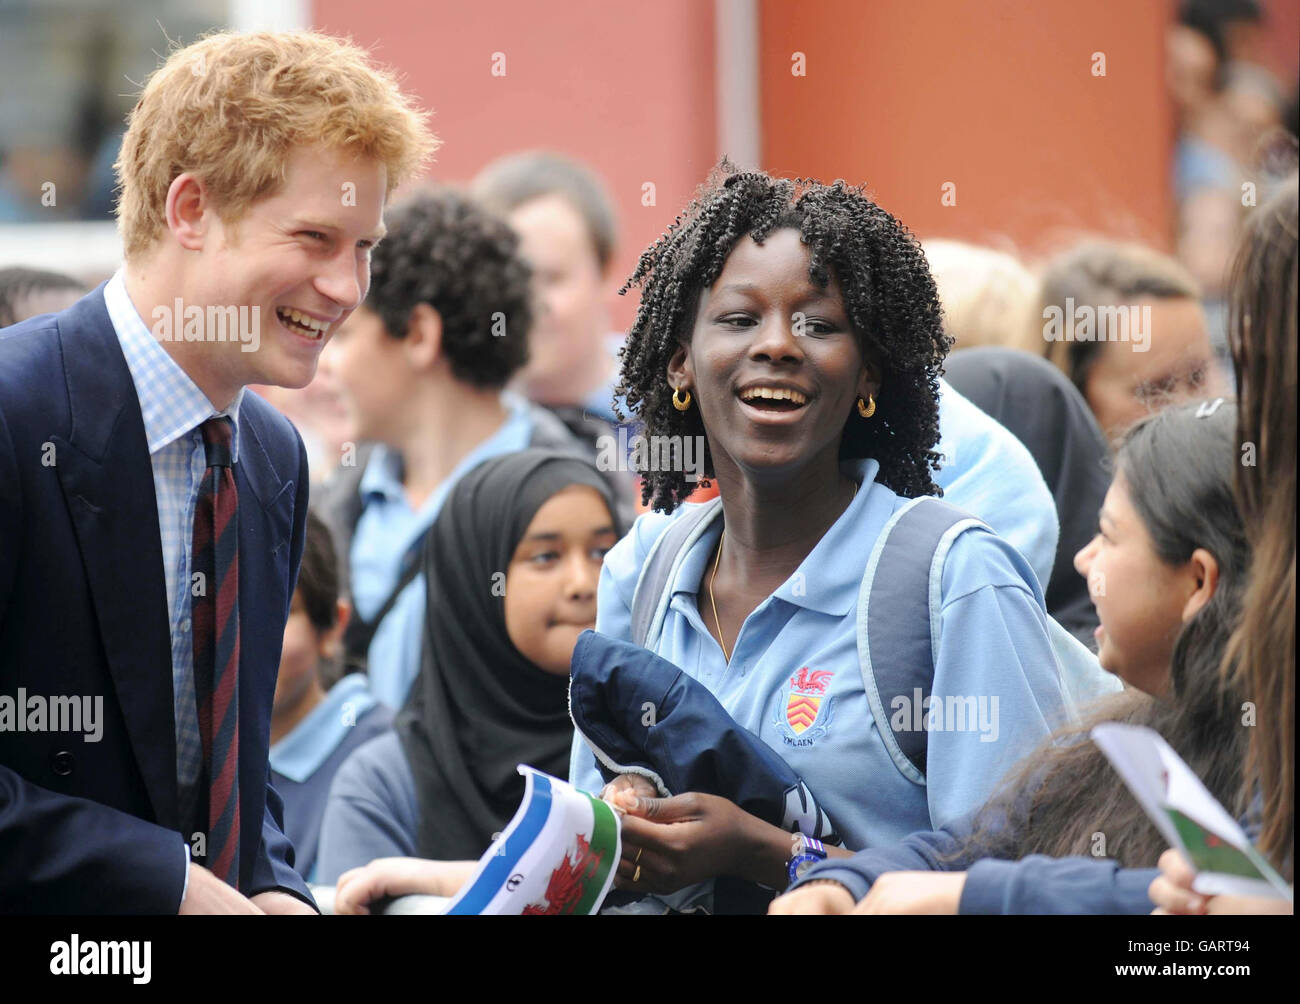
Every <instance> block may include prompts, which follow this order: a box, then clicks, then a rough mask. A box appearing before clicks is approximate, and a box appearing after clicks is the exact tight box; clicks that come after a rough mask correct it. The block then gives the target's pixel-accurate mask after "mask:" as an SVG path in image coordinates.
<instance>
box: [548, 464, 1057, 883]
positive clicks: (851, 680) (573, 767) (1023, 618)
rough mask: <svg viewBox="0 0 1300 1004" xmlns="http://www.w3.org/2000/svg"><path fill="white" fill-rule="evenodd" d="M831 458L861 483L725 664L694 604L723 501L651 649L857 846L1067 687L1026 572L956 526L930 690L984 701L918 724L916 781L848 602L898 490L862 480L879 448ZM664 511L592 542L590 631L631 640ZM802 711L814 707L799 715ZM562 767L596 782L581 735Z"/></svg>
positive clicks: (956, 777) (1032, 721)
mask: <svg viewBox="0 0 1300 1004" xmlns="http://www.w3.org/2000/svg"><path fill="white" fill-rule="evenodd" d="M843 469H844V471H845V473H846V474H848V475H849V476H850V477H852V478H853V479H854V480H856V481H858V482H859V483H860V485H861V487H860V488H859V490H858V493H857V495H856V496H855V497H854V499H853V501H852V502H851V503H850V505H849V507H848V509H847V510H846V511H845V512H844V513H843V514H842V515H841V516H840V518H839V519H838V520H837V521H836V522H835V523H834V524H833V525H832V526H831V528H830V529H829V530H828V531H827V532H826V533H825V535H824V536H823V537H822V539H821V540H820V541H819V542H818V543H817V545H816V546H815V547H814V548H813V550H812V551H811V552H810V553H809V555H808V556H807V557H806V558H805V559H804V561H803V562H802V563H801V564H800V566H799V568H798V569H796V571H795V572H794V574H792V575H791V577H790V578H789V579H787V580H786V582H785V583H783V584H782V585H781V586H780V587H779V588H778V589H777V590H776V591H775V592H774V593H773V594H772V595H771V596H769V597H768V598H767V599H765V600H764V601H763V602H762V603H760V604H759V606H758V607H757V608H756V609H755V610H754V611H753V612H752V613H751V614H750V615H749V616H748V617H747V618H746V619H745V622H744V624H743V625H742V626H741V629H740V632H739V635H738V636H737V637H736V639H735V641H734V650H733V652H732V658H731V662H730V663H727V662H726V661H725V660H724V658H723V655H722V650H721V649H720V648H719V646H718V643H717V642H716V641H715V640H714V639H713V637H712V635H710V634H709V632H708V630H707V628H706V627H705V624H704V621H703V619H702V618H701V616H700V613H699V609H698V606H697V593H698V591H699V590H700V589H701V588H702V580H703V577H704V575H705V573H706V571H707V566H708V562H709V560H710V558H711V556H712V553H713V550H714V548H715V547H716V545H717V543H718V539H719V537H720V536H721V532H722V520H721V518H720V517H721V516H722V509H721V507H720V506H717V505H716V503H715V510H716V511H715V515H714V517H713V518H712V520H711V521H710V523H709V525H708V528H707V529H706V530H705V532H703V533H702V534H701V536H700V537H699V539H698V540H697V541H696V543H695V544H694V545H693V546H692V547H691V549H690V550H689V551H688V552H687V554H686V555H685V556H684V558H683V560H682V562H681V564H680V566H679V569H678V573H677V576H676V578H675V580H674V581H673V582H672V584H671V586H670V589H671V599H670V601H669V604H668V608H667V612H666V615H665V617H664V621H663V628H662V632H661V634H660V636H659V639H658V642H657V644H656V646H655V651H656V652H657V654H659V655H661V656H663V657H664V658H666V659H668V660H669V661H671V662H673V663H675V664H676V665H678V666H679V667H681V668H682V669H683V670H684V671H685V672H686V673H687V674H689V675H690V676H692V677H693V678H695V679H696V680H698V681H700V682H701V683H703V684H704V685H705V686H706V687H708V689H709V690H710V691H711V692H712V693H713V694H714V696H715V697H717V698H718V700H719V702H720V703H721V704H722V706H723V707H724V708H725V709H726V710H727V712H728V713H729V714H731V716H732V717H733V718H734V719H735V720H736V721H737V722H738V723H739V724H740V725H742V726H744V727H745V728H748V729H749V730H750V731H752V732H754V733H755V734H757V735H758V736H759V737H760V738H761V739H762V740H763V741H764V742H766V743H768V745H770V746H771V747H772V748H773V749H774V750H776V751H777V752H778V753H780V754H781V756H782V757H784V758H785V760H786V762H787V763H789V764H790V766H791V767H792V768H793V769H794V770H795V771H796V772H797V773H798V774H799V775H800V776H801V777H802V778H803V779H804V780H805V781H806V782H807V784H808V786H809V788H811V789H812V791H813V793H814V794H815V795H816V797H817V799H818V801H819V803H820V804H821V806H822V808H823V809H824V810H825V811H826V812H827V814H828V815H829V816H830V818H831V820H832V821H833V822H834V823H835V825H836V828H837V830H838V832H839V833H840V834H841V835H842V837H843V839H844V843H845V845H846V846H847V847H849V848H850V849H854V850H857V849H861V848H865V847H871V846H875V845H878V844H884V843H890V842H893V841H898V840H901V839H902V838H903V837H905V836H907V835H908V834H910V833H912V832H914V831H916V830H922V829H924V830H930V829H937V828H939V827H941V826H943V825H945V824H946V823H948V822H952V821H955V820H958V819H961V818H962V817H964V816H966V815H967V814H968V813H970V812H971V811H973V810H974V809H975V808H977V807H978V806H980V805H982V804H983V803H984V801H985V800H986V799H987V797H988V796H989V794H990V793H991V792H992V791H993V789H994V787H995V786H996V784H997V782H998V780H999V779H1000V778H1001V777H1002V775H1003V774H1005V773H1006V772H1007V771H1008V770H1009V769H1010V768H1011V767H1012V766H1013V765H1014V764H1015V763H1016V761H1017V760H1018V759H1020V757H1021V756H1022V755H1024V754H1025V753H1026V752H1028V751H1029V750H1030V749H1032V748H1033V747H1034V746H1035V745H1036V744H1037V743H1038V742H1039V741H1041V740H1042V739H1043V738H1045V737H1046V736H1047V735H1048V734H1049V733H1050V732H1051V731H1052V730H1053V729H1054V728H1056V727H1058V726H1060V725H1061V724H1062V723H1063V722H1064V720H1065V716H1066V700H1065V696H1064V694H1063V692H1062V687H1061V684H1060V681H1059V679H1058V673H1057V668H1056V662H1055V659H1054V657H1053V654H1052V649H1051V644H1050V642H1049V640H1048V635H1047V620H1046V617H1047V615H1046V612H1045V609H1044V604H1043V597H1042V591H1041V589H1040V588H1039V585H1038V581H1037V579H1036V577H1035V576H1034V573H1033V572H1032V570H1031V569H1030V568H1029V566H1028V564H1027V562H1026V561H1025V559H1024V558H1023V557H1022V556H1021V555H1020V553H1019V552H1018V551H1017V550H1016V549H1015V548H1013V547H1012V546H1010V545H1009V544H1008V543H1007V542H1006V541H1005V540H1002V539H1001V538H999V537H998V536H997V535H996V534H993V533H991V532H989V531H988V530H985V529H983V528H976V529H972V530H968V531H967V532H965V533H962V534H961V535H959V536H958V537H957V538H956V540H955V541H954V542H953V545H952V547H951V549H950V550H949V552H948V555H947V557H946V559H945V561H944V564H943V571H942V575H941V594H940V615H939V623H938V624H937V625H936V639H935V640H936V644H935V673H934V685H933V690H932V694H933V696H934V698H935V699H940V700H945V701H946V698H947V697H949V696H952V697H954V698H957V697H960V698H966V697H970V698H974V699H975V701H976V704H977V706H978V705H979V704H980V702H981V700H982V703H983V708H984V710H985V714H983V715H982V716H981V715H976V716H975V718H974V721H971V720H967V721H965V722H959V721H958V719H957V716H956V715H953V716H952V718H951V719H949V720H948V722H949V724H950V725H952V726H956V725H958V724H961V726H962V727H961V728H960V729H958V728H956V727H950V728H948V729H946V730H932V731H931V732H930V734H929V739H928V753H927V758H928V759H927V784H926V785H925V786H920V785H917V784H914V783H913V782H911V781H909V780H908V779H907V778H905V777H904V776H903V775H902V774H901V773H900V772H899V771H898V769H897V767H895V765H894V763H893V761H892V760H891V759H890V756H889V753H888V751H887V750H886V748H885V745H884V743H883V741H882V739H881V737H880V732H879V730H878V728H877V723H876V722H875V720H874V718H873V716H872V713H871V709H870V705H869V703H868V700H867V697H866V693H865V691H864V689H863V681H862V676H861V671H860V668H859V661H858V650H857V616H858V590H859V586H860V584H861V581H862V576H863V573H864V572H865V570H866V563H867V559H868V557H869V555H870V553H871V549H872V546H873V545H874V543H875V541H876V538H877V537H878V535H879V534H880V531H881V530H882V529H883V527H884V525H885V523H886V521H887V520H888V519H889V517H890V516H891V515H892V514H893V513H894V512H895V511H896V510H897V509H898V508H899V507H900V506H901V505H903V504H904V502H905V500H904V499H902V498H900V497H899V496H898V495H896V494H895V493H894V492H892V491H890V490H889V489H888V488H886V487H885V486H884V485H881V484H879V483H877V482H876V481H875V477H876V474H877V472H878V471H879V464H878V463H877V461H875V460H860V461H846V462H845V463H844V465H843ZM706 504H708V503H706ZM673 518H675V517H674V516H667V515H663V514H659V513H647V514H645V515H643V516H641V517H640V518H639V519H638V520H637V521H636V523H635V524H634V526H633V528H632V531H631V533H630V534H629V535H628V536H627V537H625V538H624V539H623V540H621V541H620V542H619V543H618V544H617V545H615V547H614V548H613V549H612V550H611V551H610V552H609V554H608V555H607V556H606V558H605V565H604V568H603V570H602V572H601V578H600V584H599V590H598V594H597V614H596V629H597V630H598V631H600V632H602V633H605V634H608V635H611V636H613V637H615V638H621V639H624V640H629V641H630V640H631V603H632V595H633V592H634V590H635V587H636V582H637V578H638V576H639V574H640V571H641V568H642V566H643V564H644V563H645V559H646V555H647V553H648V551H649V549H650V546H651V545H652V544H653V543H654V541H655V540H656V539H657V538H658V536H659V535H660V534H661V533H663V532H664V530H665V529H666V528H667V527H668V524H669V523H670V521H671V520H672V519H673ZM706 604H707V601H706ZM805 669H806V670H807V673H808V675H809V676H811V675H812V674H814V673H818V672H823V673H825V674H827V675H825V676H823V677H820V679H821V680H822V681H824V683H825V691H824V693H823V695H822V697H821V698H820V700H819V701H818V703H817V704H816V706H815V707H813V708H811V709H810V708H809V706H808V704H807V703H805V701H804V699H803V698H802V697H801V696H800V695H799V694H797V693H796V692H795V689H794V687H793V686H792V683H793V678H794V677H796V675H797V674H799V673H801V672H802V671H803V670H805ZM995 698H996V704H994V699H995ZM944 706H946V704H945V705H944ZM810 710H811V711H812V713H813V716H814V717H813V719H812V721H811V722H808V721H807V718H806V716H807V714H808V712H809V711H810ZM801 713H802V714H803V715H804V716H805V717H804V718H803V719H801V718H800V717H799V716H800V714H801ZM797 726H799V727H798V728H797ZM886 727H887V726H886ZM570 778H571V779H572V780H573V782H574V783H575V784H576V785H577V786H578V787H580V788H583V789H586V790H588V791H592V792H598V791H600V789H601V787H602V785H603V781H602V779H601V776H600V774H599V772H598V770H597V768H596V764H595V759H594V757H593V755H592V753H591V751H590V749H589V748H588V747H587V746H586V744H585V743H583V742H582V741H581V739H576V740H575V743H574V749H573V756H572V758H571V764H570ZM674 905H675V906H677V907H678V908H679V909H683V908H687V907H688V906H690V905H692V904H685V903H675V904H674Z"/></svg>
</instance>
